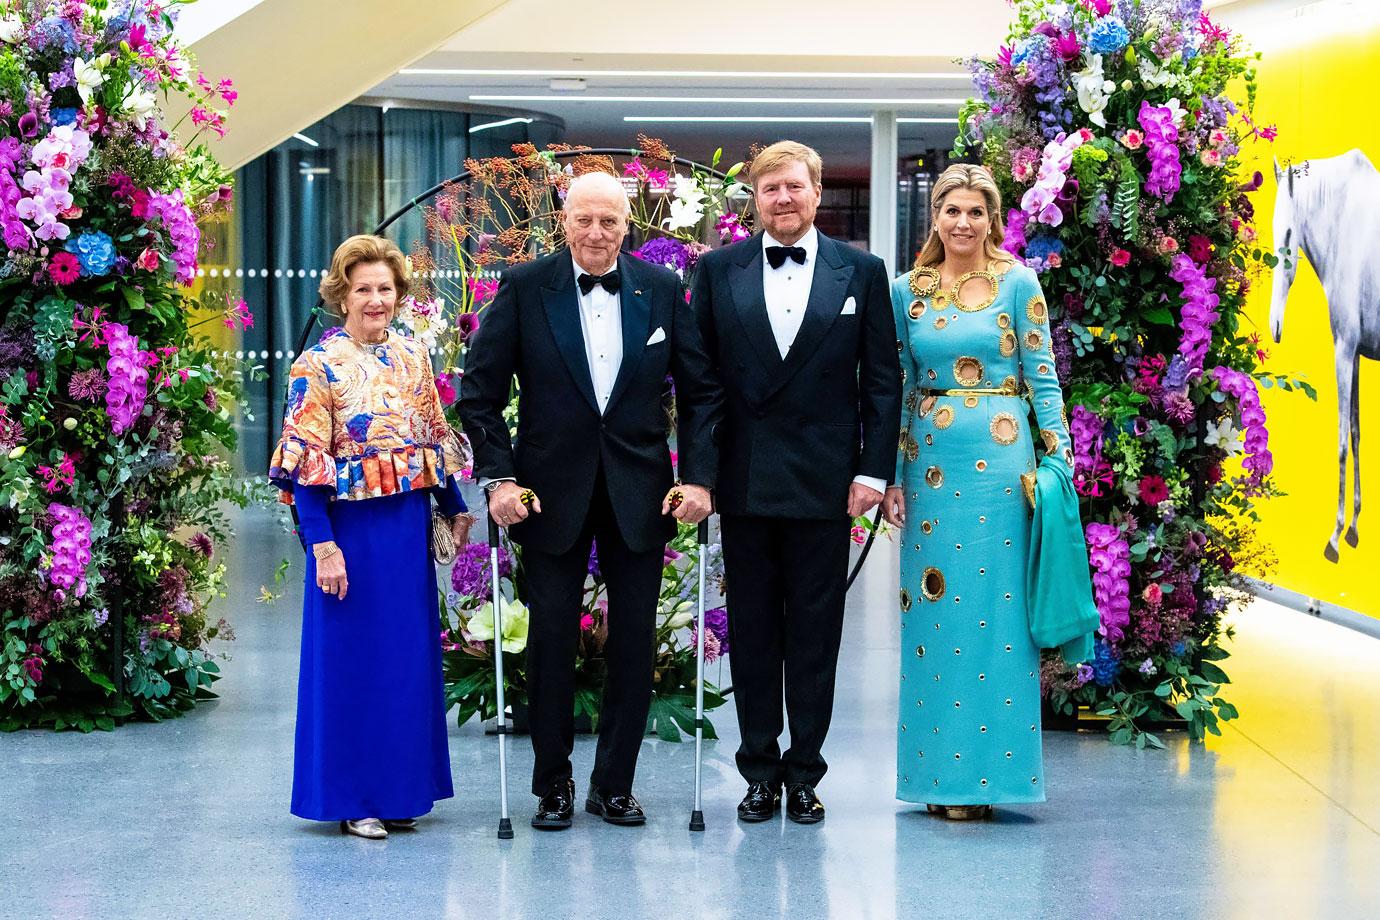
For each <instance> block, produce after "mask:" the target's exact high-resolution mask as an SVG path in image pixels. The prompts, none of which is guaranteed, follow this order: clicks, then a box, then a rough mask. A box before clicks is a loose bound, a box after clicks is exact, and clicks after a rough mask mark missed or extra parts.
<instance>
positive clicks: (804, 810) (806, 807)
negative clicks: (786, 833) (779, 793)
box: [786, 783, 824, 824]
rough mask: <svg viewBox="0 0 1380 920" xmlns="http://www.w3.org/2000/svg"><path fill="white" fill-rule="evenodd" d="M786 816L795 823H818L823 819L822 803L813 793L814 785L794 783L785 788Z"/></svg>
mask: <svg viewBox="0 0 1380 920" xmlns="http://www.w3.org/2000/svg"><path fill="white" fill-rule="evenodd" d="M786 817H788V818H790V819H791V820H792V821H794V822H795V823H796V824H818V823H819V822H820V821H823V820H824V803H823V802H821V801H820V800H819V796H817V795H815V787H814V786H809V785H806V784H805V783H795V784H794V785H792V786H791V788H790V789H788V790H786Z"/></svg>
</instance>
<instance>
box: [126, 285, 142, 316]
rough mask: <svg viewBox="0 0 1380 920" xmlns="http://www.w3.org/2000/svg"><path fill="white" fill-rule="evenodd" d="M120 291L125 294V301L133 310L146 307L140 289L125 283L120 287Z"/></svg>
mask: <svg viewBox="0 0 1380 920" xmlns="http://www.w3.org/2000/svg"><path fill="white" fill-rule="evenodd" d="M120 293H121V294H123V295H124V296H125V303H127V304H129V308H130V309H131V310H135V311H139V310H143V309H144V305H145V304H144V295H143V294H142V293H140V292H139V290H138V289H136V288H134V287H131V286H129V285H125V286H123V287H121V288H120Z"/></svg>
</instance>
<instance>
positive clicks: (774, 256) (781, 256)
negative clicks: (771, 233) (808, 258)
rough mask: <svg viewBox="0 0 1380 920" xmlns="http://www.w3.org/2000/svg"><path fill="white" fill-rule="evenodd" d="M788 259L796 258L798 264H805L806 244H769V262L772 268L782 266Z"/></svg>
mask: <svg viewBox="0 0 1380 920" xmlns="http://www.w3.org/2000/svg"><path fill="white" fill-rule="evenodd" d="M787 259H794V260H795V262H796V264H797V265H804V264H805V247H804V246H768V247H767V262H769V263H770V264H771V267H772V268H780V267H781V266H783V265H785V264H786V260H787Z"/></svg>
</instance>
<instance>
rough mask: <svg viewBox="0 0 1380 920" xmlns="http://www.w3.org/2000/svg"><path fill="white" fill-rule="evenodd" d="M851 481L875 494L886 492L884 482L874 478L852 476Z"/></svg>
mask: <svg viewBox="0 0 1380 920" xmlns="http://www.w3.org/2000/svg"><path fill="white" fill-rule="evenodd" d="M853 481H854V482H856V483H857V484H858V485H860V486H867V487H868V488H869V489H872V490H874V491H877V492H885V491H886V480H885V479H878V478H877V477H876V476H854V477H853Z"/></svg>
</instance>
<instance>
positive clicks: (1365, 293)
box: [1270, 150, 1380, 562]
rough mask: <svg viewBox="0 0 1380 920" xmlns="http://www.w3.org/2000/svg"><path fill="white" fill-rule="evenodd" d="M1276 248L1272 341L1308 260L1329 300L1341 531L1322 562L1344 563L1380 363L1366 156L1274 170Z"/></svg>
mask: <svg viewBox="0 0 1380 920" xmlns="http://www.w3.org/2000/svg"><path fill="white" fill-rule="evenodd" d="M1275 181H1276V182H1277V183H1278V185H1279V194H1278V196H1277V197H1276V198H1275V215H1274V242H1275V246H1276V247H1277V250H1278V251H1279V254H1280V262H1279V264H1278V265H1277V266H1276V267H1275V270H1274V289H1273V292H1272V293H1273V300H1272V302H1271V305H1270V333H1271V335H1273V336H1274V340H1275V341H1276V342H1278V341H1279V340H1280V336H1281V335H1282V334H1283V331H1284V330H1283V326H1284V305H1285V302H1286V301H1288V299H1289V286H1290V285H1291V284H1293V283H1294V274H1295V272H1297V271H1298V264H1299V255H1300V253H1302V254H1304V255H1306V256H1307V257H1308V261H1309V263H1310V264H1311V265H1312V266H1313V271H1314V272H1316V273H1317V275H1318V280H1319V281H1320V282H1322V286H1323V292H1324V294H1325V295H1326V296H1327V309H1328V313H1329V314H1330V315H1331V324H1332V340H1333V343H1334V347H1335V354H1336V358H1335V360H1336V370H1337V465H1338V472H1337V526H1336V528H1334V529H1333V531H1332V536H1331V538H1330V539H1329V540H1328V541H1327V548H1326V549H1325V550H1323V555H1324V556H1325V557H1326V558H1327V560H1328V561H1329V562H1336V561H1337V558H1338V550H1337V539H1338V537H1340V536H1341V533H1342V523H1343V522H1344V521H1345V520H1346V456H1347V438H1348V436H1349V437H1350V439H1351V463H1352V471H1353V478H1354V480H1355V485H1354V487H1353V493H1354V494H1353V497H1352V513H1351V528H1350V529H1349V530H1347V533H1346V542H1347V543H1349V544H1350V545H1352V546H1355V545H1356V544H1357V542H1358V540H1359V539H1360V538H1359V536H1358V534H1357V531H1356V520H1357V518H1359V517H1360V516H1361V416H1360V411H1361V406H1360V392H1361V388H1360V379H1361V375H1360V367H1359V363H1360V358H1361V357H1362V356H1364V357H1367V358H1370V359H1371V360H1375V359H1376V358H1380V258H1377V254H1376V252H1375V247H1376V242H1377V241H1378V240H1380V173H1377V172H1376V171H1375V167H1374V166H1373V165H1371V162H1370V160H1368V159H1366V155H1365V154H1364V153H1362V152H1361V151H1359V150H1350V151H1348V152H1346V153H1344V154H1342V155H1341V156H1336V157H1328V158H1326V159H1321V160H1308V161H1305V162H1303V163H1299V164H1296V165H1293V166H1290V167H1289V168H1288V169H1280V166H1279V163H1278V162H1276V163H1275Z"/></svg>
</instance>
